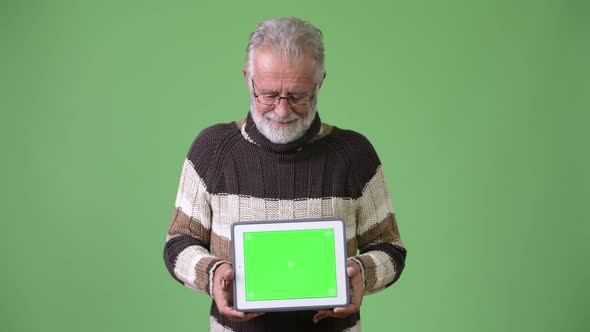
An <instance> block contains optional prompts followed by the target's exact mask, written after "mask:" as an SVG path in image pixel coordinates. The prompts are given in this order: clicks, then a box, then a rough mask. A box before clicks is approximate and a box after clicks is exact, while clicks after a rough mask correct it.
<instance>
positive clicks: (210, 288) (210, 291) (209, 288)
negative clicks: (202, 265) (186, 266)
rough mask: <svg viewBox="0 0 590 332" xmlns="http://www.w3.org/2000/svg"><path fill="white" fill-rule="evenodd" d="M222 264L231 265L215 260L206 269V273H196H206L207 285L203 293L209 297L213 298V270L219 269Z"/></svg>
mask: <svg viewBox="0 0 590 332" xmlns="http://www.w3.org/2000/svg"><path fill="white" fill-rule="evenodd" d="M223 263H227V264H229V265H230V266H231V265H232V264H231V263H230V262H228V261H224V260H221V259H215V260H214V261H212V262H211V263H210V264H209V266H208V267H207V271H197V273H198V272H202V273H207V276H208V277H209V283H208V285H207V287H206V289H205V291H206V292H207V294H209V296H211V297H213V282H214V280H213V277H214V276H215V270H217V268H218V267H220V266H221V264H223Z"/></svg>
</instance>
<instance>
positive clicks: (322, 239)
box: [243, 229, 338, 301]
mask: <svg viewBox="0 0 590 332" xmlns="http://www.w3.org/2000/svg"><path fill="white" fill-rule="evenodd" d="M243 241H244V272H245V276H244V279H245V281H246V287H245V289H246V299H247V300H250V301H257V300H284V299H302V298H304V299H305V298H318V297H336V296H337V295H338V294H337V292H336V290H337V285H336V257H335V252H334V230H333V229H308V230H298V231H294V230H291V231H272V232H246V233H244V239H243ZM302 244H305V245H302ZM269 249H270V250H269Z"/></svg>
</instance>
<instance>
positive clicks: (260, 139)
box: [243, 112, 322, 153]
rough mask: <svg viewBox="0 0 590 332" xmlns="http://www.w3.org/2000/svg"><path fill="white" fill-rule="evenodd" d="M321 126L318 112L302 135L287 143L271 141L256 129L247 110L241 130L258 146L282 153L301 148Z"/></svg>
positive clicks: (314, 135)
mask: <svg viewBox="0 0 590 332" xmlns="http://www.w3.org/2000/svg"><path fill="white" fill-rule="evenodd" d="M321 126H322V123H321V120H320V114H319V113H316V115H315V118H314V119H313V121H312V122H311V125H310V126H309V128H308V129H307V131H306V132H305V134H303V136H301V137H300V138H298V139H296V140H294V141H292V142H289V143H285V144H278V143H273V142H271V141H270V140H269V139H268V138H266V136H264V135H263V134H262V133H261V132H260V131H258V128H257V127H256V123H254V119H252V115H251V114H250V112H248V116H247V117H246V123H245V124H244V129H243V130H245V132H246V134H247V135H248V136H249V138H250V139H251V140H252V141H253V142H254V143H255V144H257V145H259V146H260V147H262V148H264V149H266V150H269V151H272V152H278V153H284V152H291V151H296V150H298V149H300V148H302V147H303V146H304V145H305V144H307V143H309V142H311V141H312V140H313V139H314V137H316V135H317V134H318V133H319V132H320V128H321Z"/></svg>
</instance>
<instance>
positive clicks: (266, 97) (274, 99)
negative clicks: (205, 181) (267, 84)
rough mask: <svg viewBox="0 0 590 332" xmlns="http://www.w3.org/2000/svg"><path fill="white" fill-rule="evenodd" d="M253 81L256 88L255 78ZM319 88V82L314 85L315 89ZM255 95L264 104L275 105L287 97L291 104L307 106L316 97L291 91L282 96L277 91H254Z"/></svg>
mask: <svg viewBox="0 0 590 332" xmlns="http://www.w3.org/2000/svg"><path fill="white" fill-rule="evenodd" d="M250 81H251V82H252V88H253V89H256V86H254V80H253V79H250ZM316 88H317V84H316V85H314V87H313V91H315V89H316ZM253 94H254V97H255V98H256V100H257V101H258V102H259V103H261V104H262V105H267V106H271V105H275V104H278V103H280V102H281V99H286V100H287V103H289V106H305V105H307V104H309V103H311V101H312V100H313V98H315V95H310V94H308V93H293V94H292V93H289V94H288V95H287V96H286V97H281V96H280V95H279V94H278V93H276V92H269V93H256V92H255V91H253Z"/></svg>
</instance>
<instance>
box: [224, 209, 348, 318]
mask: <svg viewBox="0 0 590 332" xmlns="http://www.w3.org/2000/svg"><path fill="white" fill-rule="evenodd" d="M323 228H330V229H333V230H334V252H335V256H336V257H335V258H336V285H337V286H336V287H337V290H336V294H338V295H337V296H336V297H326V298H307V299H288V300H258V301H247V300H246V287H245V278H244V275H245V270H244V250H243V245H244V240H243V239H244V237H243V234H244V232H257V231H258V232H268V231H284V230H313V229H323ZM231 237H232V259H233V267H234V271H235V277H234V307H235V308H236V310H239V311H243V312H252V311H258V312H267V311H290V310H310V309H322V308H334V307H340V306H346V305H348V304H349V290H348V276H347V275H346V259H347V257H346V256H347V253H346V234H345V227H344V222H343V221H342V220H340V219H337V218H330V219H298V220H280V221H254V222H238V223H235V224H233V225H232V227H231ZM238 248H241V249H238Z"/></svg>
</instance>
